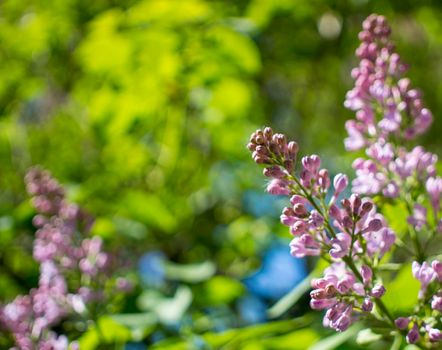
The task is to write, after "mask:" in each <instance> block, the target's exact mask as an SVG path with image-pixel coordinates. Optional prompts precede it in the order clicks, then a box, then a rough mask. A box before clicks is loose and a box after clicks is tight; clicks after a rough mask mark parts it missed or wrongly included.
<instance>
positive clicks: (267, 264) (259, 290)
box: [243, 242, 307, 300]
mask: <svg viewBox="0 0 442 350" xmlns="http://www.w3.org/2000/svg"><path fill="white" fill-rule="evenodd" d="M306 276H307V268H306V264H305V260H304V259H295V258H293V257H292V256H291V255H290V249H289V247H288V244H287V243H282V242H278V243H276V244H274V245H273V246H272V247H271V248H270V249H269V250H268V251H267V252H266V253H265V256H264V259H263V264H262V266H261V268H260V269H259V270H258V271H256V272H255V273H254V274H252V275H251V276H249V277H247V278H245V279H244V280H243V283H244V284H245V285H246V287H247V289H248V290H249V291H250V293H252V294H254V295H256V296H257V297H260V298H264V299H268V300H276V299H279V298H281V297H282V296H284V295H285V294H287V293H288V292H289V291H290V290H292V289H293V288H294V287H295V286H296V285H297V284H298V283H300V282H301V281H302V280H303V279H304V278H305V277H306Z"/></svg>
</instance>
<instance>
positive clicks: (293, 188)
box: [249, 128, 396, 331]
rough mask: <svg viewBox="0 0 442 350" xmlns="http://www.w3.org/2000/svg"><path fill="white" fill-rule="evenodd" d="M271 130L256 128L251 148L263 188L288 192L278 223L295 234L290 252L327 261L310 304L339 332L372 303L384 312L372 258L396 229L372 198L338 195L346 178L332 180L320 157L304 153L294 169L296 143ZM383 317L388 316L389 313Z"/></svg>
mask: <svg viewBox="0 0 442 350" xmlns="http://www.w3.org/2000/svg"><path fill="white" fill-rule="evenodd" d="M265 135H267V136H265ZM275 135H277V136H276V137H275ZM275 135H273V132H272V130H271V129H270V128H265V130H264V131H261V130H258V131H256V132H255V133H254V134H253V135H252V137H251V142H250V143H249V149H250V150H251V151H253V158H254V160H255V162H256V163H258V164H264V165H265V166H266V167H265V169H264V175H265V176H267V177H269V178H270V182H269V185H268V186H267V191H268V192H269V193H271V194H276V195H284V196H287V197H289V200H290V204H291V205H290V206H288V207H286V208H284V209H283V211H282V215H281V222H282V224H284V225H286V226H288V227H289V228H290V233H291V234H292V235H293V236H294V238H293V240H292V241H291V243H290V249H291V254H292V255H293V256H294V257H296V258H302V257H305V256H320V257H322V258H324V259H326V260H327V261H329V262H330V263H331V265H330V267H329V268H328V269H327V270H326V271H325V275H324V277H323V278H321V279H318V280H314V281H313V282H312V286H313V288H315V289H314V290H313V291H312V293H311V306H312V308H314V309H327V312H326V315H325V317H324V325H326V326H328V327H331V328H334V329H336V330H337V331H344V330H345V329H347V328H348V326H349V325H350V324H351V323H352V322H353V321H354V320H355V319H356V318H357V317H358V315H360V314H365V313H371V312H372V310H373V305H374V304H376V305H378V306H379V307H380V308H381V310H382V311H384V312H385V308H384V307H383V306H380V305H382V301H381V300H380V298H381V297H382V295H383V294H384V293H385V288H384V286H383V285H382V284H381V283H377V282H379V281H377V280H376V278H375V271H376V268H377V265H376V262H379V261H380V260H381V259H382V257H383V256H384V255H385V253H386V252H387V251H389V250H390V248H391V247H392V245H393V244H394V242H395V237H396V236H395V234H394V233H393V232H392V230H391V229H390V228H389V227H388V226H387V224H386V222H385V219H384V218H383V217H382V215H380V214H379V213H377V212H376V207H375V206H374V204H373V202H372V201H371V200H369V199H367V198H360V197H359V195H357V194H352V195H351V196H350V197H348V198H344V199H342V200H339V198H340V197H341V196H342V194H343V193H344V191H345V189H346V187H347V185H348V178H347V176H346V175H344V174H338V175H336V176H335V177H334V178H333V181H331V179H330V177H329V172H328V170H327V169H324V168H321V159H320V157H319V156H317V155H311V156H306V157H303V158H302V159H301V162H300V163H301V164H300V167H301V168H300V169H299V171H296V155H297V151H298V147H297V146H296V147H294V146H291V147H290V146H289V145H296V143H294V142H290V143H288V144H287V141H286V138H285V137H284V136H282V135H281V134H275ZM281 140H283V142H281ZM258 144H259V145H258ZM260 146H261V147H260ZM275 149H277V150H278V151H277V152H275V151H274V150H275ZM289 149H290V150H292V151H289ZM281 150H282V151H281ZM286 150H287V151H286ZM263 159H265V161H262V160H263ZM288 160H289V161H290V162H287V161H288ZM287 165H288V166H287ZM332 185H333V186H332ZM328 194H329V195H330V196H328ZM326 198H330V199H326ZM366 261H369V262H370V265H368V264H367V263H366ZM382 317H384V318H385V320H388V318H391V316H390V315H389V314H388V313H387V314H384V315H383V316H382ZM389 321H390V322H392V319H390V320H389Z"/></svg>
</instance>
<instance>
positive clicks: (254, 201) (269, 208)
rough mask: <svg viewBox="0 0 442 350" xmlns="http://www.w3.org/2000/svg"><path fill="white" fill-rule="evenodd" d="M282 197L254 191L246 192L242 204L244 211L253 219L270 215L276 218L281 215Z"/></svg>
mask: <svg viewBox="0 0 442 350" xmlns="http://www.w3.org/2000/svg"><path fill="white" fill-rule="evenodd" d="M281 198H284V199H286V197H282V196H273V195H270V194H268V193H261V192H256V191H246V192H245V193H244V195H243V204H244V208H245V211H246V212H248V213H249V214H252V215H253V216H255V217H258V218H259V217H262V216H265V215H271V216H274V217H278V216H279V215H280V214H281V209H282V208H283V206H284V205H283V203H281Z"/></svg>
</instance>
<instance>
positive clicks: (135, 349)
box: [124, 342, 147, 350]
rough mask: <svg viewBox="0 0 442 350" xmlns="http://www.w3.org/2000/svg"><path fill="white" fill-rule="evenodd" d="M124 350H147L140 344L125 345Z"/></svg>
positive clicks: (144, 345)
mask: <svg viewBox="0 0 442 350" xmlns="http://www.w3.org/2000/svg"><path fill="white" fill-rule="evenodd" d="M124 350H147V346H146V344H144V343H142V342H130V343H126V345H125V346H124Z"/></svg>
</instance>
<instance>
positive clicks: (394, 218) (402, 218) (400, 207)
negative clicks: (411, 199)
mask: <svg viewBox="0 0 442 350" xmlns="http://www.w3.org/2000/svg"><path fill="white" fill-rule="evenodd" d="M382 213H383V214H384V216H385V218H386V219H387V222H388V225H389V226H390V227H391V228H392V229H393V231H394V232H395V233H396V234H397V235H398V236H399V237H403V236H404V235H405V233H406V232H407V231H408V223H407V217H408V214H407V213H408V211H407V207H406V205H405V204H404V203H403V202H397V203H395V204H394V205H393V204H390V203H385V204H384V205H383V206H382Z"/></svg>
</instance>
